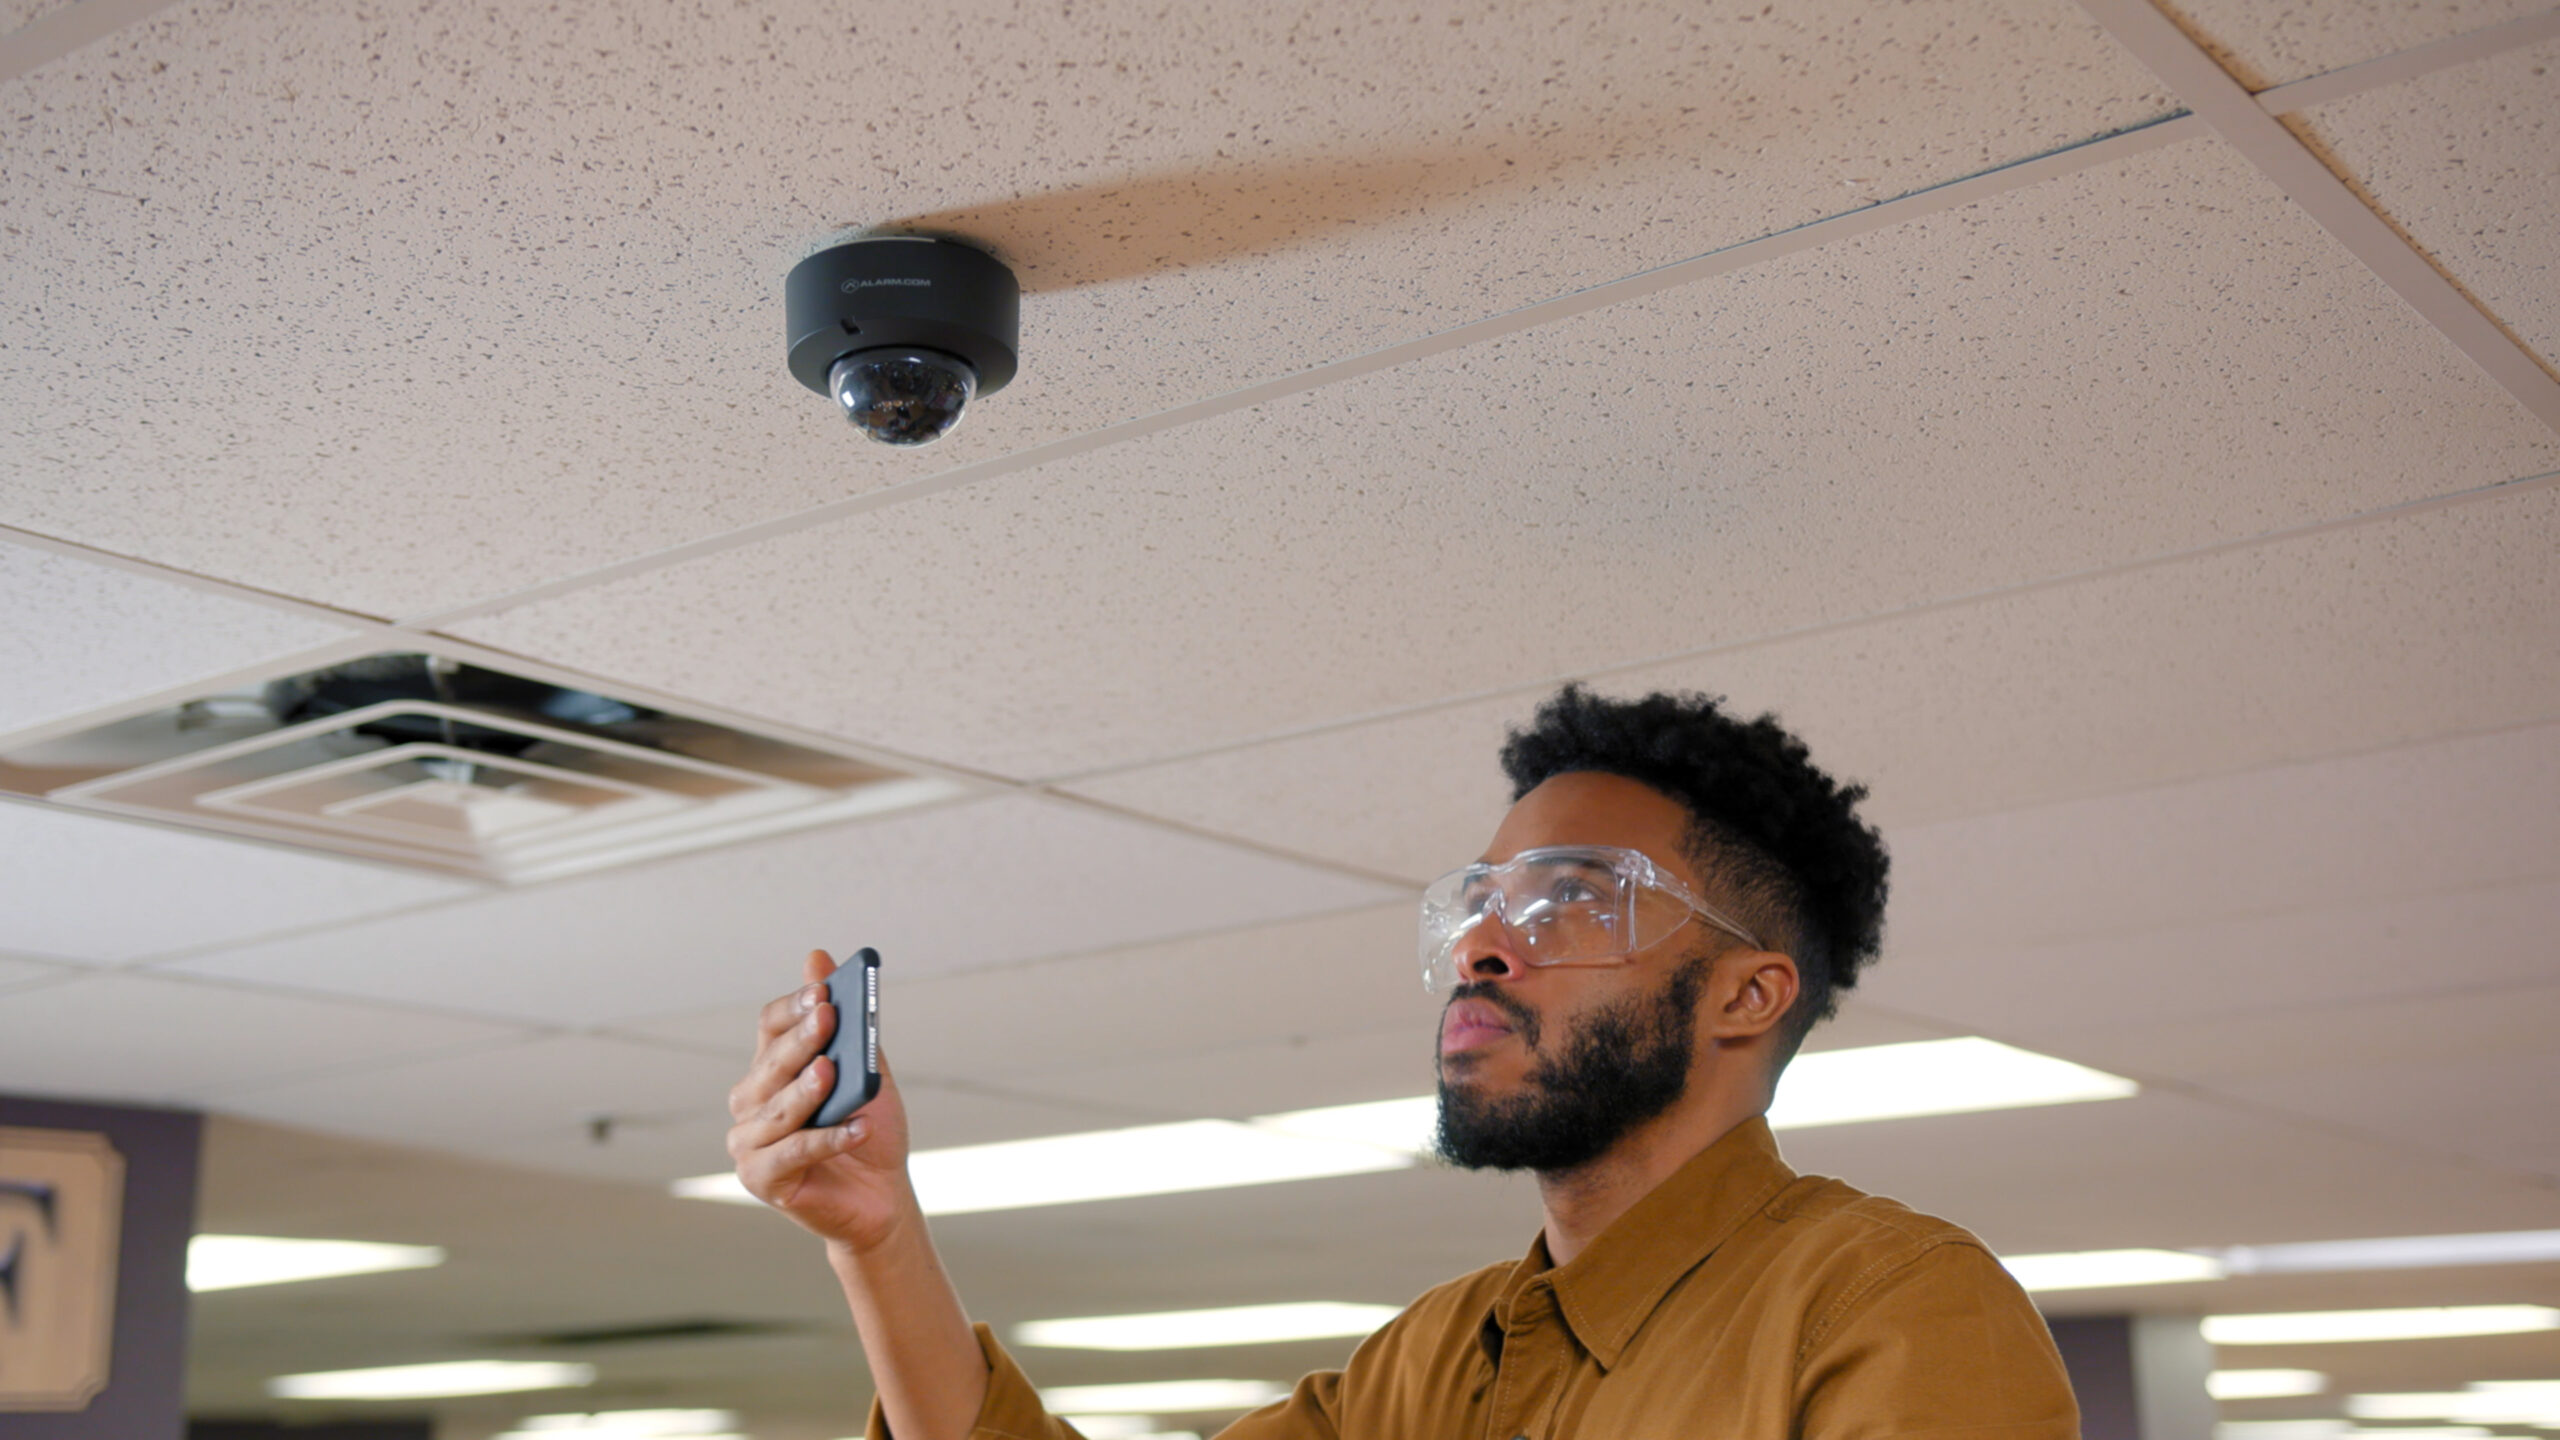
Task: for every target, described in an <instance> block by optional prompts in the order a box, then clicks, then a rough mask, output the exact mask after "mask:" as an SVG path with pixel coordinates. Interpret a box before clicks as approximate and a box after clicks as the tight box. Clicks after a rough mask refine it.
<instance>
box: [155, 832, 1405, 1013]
mask: <svg viewBox="0 0 2560 1440" xmlns="http://www.w3.org/2000/svg"><path fill="white" fill-rule="evenodd" d="M1389 893H1392V892H1390V891H1388V889H1387V887H1385V886H1382V885H1377V884H1373V883H1370V882H1367V881H1361V880H1352V879H1346V878H1344V877H1342V876H1340V875H1336V874H1333V873H1330V872H1325V871H1319V870H1315V869H1311V868H1309V867H1306V866H1302V865H1297V864H1294V863H1291V862H1289V861H1285V860H1276V859H1272V858H1270V857H1267V856H1263V855H1259V854H1255V853H1252V852H1250V851H1245V850H1240V849H1237V848H1235V847H1232V846H1229V845H1225V844H1221V843H1219V842H1217V841H1213V840H1201V839H1194V838H1191V837H1188V836H1182V835H1176V834H1173V833H1170V832H1168V831H1166V830H1165V829H1163V828H1161V827H1159V826H1154V825H1148V824H1141V823H1138V822H1135V821H1131V820H1126V819H1122V818H1120V817H1117V816H1113V815H1107V814H1103V813H1100V812H1097V811H1094V810H1090V809H1086V808H1083V807H1078V806H1071V805H1066V804H1061V803H1058V802H1054V801H1043V800H1031V799H1000V800H992V801H982V802H978V803H973V804H966V805H953V806H946V807H943V808H940V809H935V810H928V811H919V812H915V813H912V814H907V815H901V816H893V817H886V818H883V819H880V820H877V821H872V822H865V823H856V824H851V825H844V826H838V827H835V828H833V829H828V830H819V831H807V832H803V833H801V834H798V835H790V836H784V837H780V838H777V839H770V840H762V841H756V842H753V843H749V844H745V845H739V846H735V847H732V848H729V849H724V850H711V851H703V852H699V853H696V854H693V855H687V856H681V857H678V858H675V859H671V860H665V861H659V862H656V863H652V864H646V865H641V866H636V867H633V868H631V869H627V870H618V871H613V872H608V873H605V874H599V875H593V876H586V877H581V878H577V879H571V880H564V881H558V882H555V883H552V884H548V885H542V886H537V887H533V888H530V889H525V890H519V891H513V892H509V893H505V894H499V895H493V896H491V897H489V898H487V899H485V900H480V901H477V902H474V903H471V904H466V905H460V906H453V907H446V908H441V909H438V910H431V911H426V912H423V913H420V914H417V915H411V916H400V917H393V918H392V919H389V920H386V921H383V922H380V923H374V924H362V925H352V926H346V927H342V928H339V929H336V930H331V931H326V932H323V933H319V934H313V935H308V936H297V937H294V938H291V939H286V940H279V941H275V942H272V943H267V944H259V945H250V946H244V947H240V948H236V949H230V950H224V951H220V952H217V953H213V954H209V955H202V956H198V957H195V958H192V959H188V960H186V961H183V962H181V963H180V965H179V966H178V968H180V969H183V970H186V971H189V972H194V973H203V974H213V975H227V976H234V977H239V978H243V979H254V980H261V981H267V982H272V983H277V984H286V985H293V986H296V987H300V988H307V989H313V990H323V991H331V992H336V993H342V994H349V995H362V996H369V997H374V998H380V999H388V1000H399V1001H407V1002H412V1003H417V1004H425V1005H439V1006H447V1007H451V1008H455V1009H461V1010H471V1011H480V1012H485V1013H489V1014H497V1015H506V1016H510V1017H521V1018H526V1019H533V1020H540V1021H547V1022H552V1023H558V1024H570V1025H596V1024H603V1023H607V1022H612V1021H618V1020H623V1019H627V1018H632V1017H639V1016H648V1015H659V1014H667V1013H671V1012H678V1011H686V1010H696V1009H709V1008H712V1007H715V1006H734V1007H739V1008H740V1009H748V1008H751V1007H753V1006H755V1005H758V1004H761V1003H763V1002H764V1001H765V1000H767V999H770V998H772V997H773V996H776V995H780V994H783V993H785V992H786V991H789V990H790V989H791V988H792V987H793V986H795V985H796V984H798V983H799V979H800V962H801V957H802V956H803V955H805V954H806V953H807V952H808V951H809V950H810V949H812V948H823V949H827V950H830V951H832V952H834V953H835V954H837V955H838V956H842V955H844V954H846V953H847V952H849V951H850V950H852V949H854V948H855V947H857V946H862V945H871V946H875V947H877V948H878V949H879V950H880V952H881V954H882V956H883V957H884V958H885V960H886V962H887V964H888V965H889V966H890V967H892V971H893V974H894V976H895V977H896V978H897V979H898V980H900V981H903V980H905V979H906V978H907V977H916V978H919V979H921V978H923V977H928V976H932V975H936V974H944V973H950V972H956V971H961V970H966V969H970V968H973V967H977V966H984V965H1002V964H1006V963H1010V962H1018V961H1024V960H1030V959H1035V958H1038V957H1041V956H1047V955H1062V954H1071V953H1075V952H1078V951H1084V950H1094V949H1100V948H1103V947H1106V946H1118V945H1130V944H1135V943H1139V942H1142V941H1147V940H1155V939H1163V938H1166V937H1168V936H1173V935H1179V934H1185V933H1189V932H1192V931H1203V930H1212V929H1221V928H1225V927H1229V926H1238V925H1252V924H1257V923H1262V922H1266V921H1271V920H1277V919H1282V918H1285V917H1288V916H1293V915H1305V914H1310V913H1318V912H1323V911H1328V910H1340V909H1347V908H1350V907H1353V906H1358V905H1364V904H1370V903H1374V902H1375V901H1377V900H1379V899H1381V898H1383V897H1384V896H1385V895H1387V894H1389Z"/></svg>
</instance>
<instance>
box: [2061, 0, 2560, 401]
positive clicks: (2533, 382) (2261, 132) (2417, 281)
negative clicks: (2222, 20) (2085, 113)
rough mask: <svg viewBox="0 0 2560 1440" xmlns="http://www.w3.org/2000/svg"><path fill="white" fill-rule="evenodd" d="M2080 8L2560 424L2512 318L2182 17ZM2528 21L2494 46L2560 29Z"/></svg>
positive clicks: (2117, 5) (2488, 369)
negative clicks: (2464, 283) (2401, 224)
mask: <svg viewBox="0 0 2560 1440" xmlns="http://www.w3.org/2000/svg"><path fill="white" fill-rule="evenodd" d="M2080 8H2081V9H2083V10H2086V11H2087V12H2088V13H2089V15H2090V16H2091V17H2092V18H2094V19H2095V20H2096V21H2097V22H2098V23H2099V24H2100V25H2102V26H2104V27H2106V30H2107V33H2108V34H2110V35H2113V36H2114V37H2115V38H2116V40H2117V42H2118V43H2119V44H2121V45H2123V46H2124V47H2125V49H2126V50H2128V51H2130V52H2131V53H2132V54H2133V56H2134V58H2135V59H2137V60H2140V61H2141V62H2142V63H2143V64H2145V65H2147V66H2149V67H2150V68H2151V71H2152V73H2153V74H2155V75H2157V76H2159V77H2160V80H2161V83H2162V84H2165V85H2167V86H2168V87H2169V90H2170V93H2172V94H2174V95H2176V96H2177V97H2178V98H2179V99H2180V100H2182V101H2184V102H2185V103H2186V105H2187V108H2188V110H2189V111H2190V112H2191V113H2192V114H2193V115H2194V116H2195V117H2196V119H2197V120H2199V121H2201V122H2202V123H2203V124H2204V125H2205V126H2206V127H2207V128H2209V129H2211V130H2212V131H2213V133H2214V134H2216V135H2218V136H2220V137H2222V140H2223V141H2224V143H2226V144H2228V145H2230V146H2231V148H2232V149H2234V150H2237V151H2239V152H2240V156H2241V158H2242V159H2244V160H2247V161H2248V162H2249V163H2250V164H2251V165H2253V166H2256V167H2257V169H2258V171H2259V173H2260V174H2263V175H2265V176H2266V177H2267V179H2268V180H2270V181H2272V182H2273V183H2274V184H2275V186H2276V188H2277V189H2279V190H2281V191H2283V192H2284V194H2285V196H2286V197H2287V198H2288V199H2290V200H2292V201H2293V202H2294V203H2295V204H2296V205H2299V206H2301V207H2302V209H2303V210H2304V212H2305V213H2307V214H2309V215H2310V216H2311V218H2312V219H2313V220H2314V221H2317V222H2318V223H2319V225H2320V228H2321V229H2323V230H2326V231H2328V232H2329V234H2330V235H2331V237H2333V238H2334V239H2336V240H2337V241H2338V243H2339V244H2341V245H2344V246H2345V247H2346V248H2347V251H2348V253H2349V254H2352V255H2353V256H2355V257H2356V259H2357V260H2359V261H2361V262H2362V263H2363V264H2364V266H2365V268H2366V269H2369V270H2371V271H2372V272H2373V273H2374V275H2375V276H2376V277H2377V278H2379V279H2380V280H2381V281H2382V283H2383V284H2385V285H2387V286H2389V287H2391V291H2392V293H2393V294H2395V295H2398V296H2399V297H2400V298H2401V300H2402V301H2403V302H2405V303H2406V304H2407V305H2408V306H2409V308H2410V309H2412V310H2415V311H2416V312H2417V313H2418V316H2419V318H2420V319H2422V320H2424V321H2426V322H2427V323H2428V324H2429V325H2432V326H2434V327H2435V329H2436V330H2437V331H2438V332H2439V333H2441V334H2442V335H2443V336H2444V337H2445V339H2446V340H2447V341H2448V342H2450V343H2451V344H2452V345H2453V347H2454V348H2455V349H2457V350H2459V351H2461V352H2462V353H2463V355H2465V356H2466V357H2468V358H2469V359H2470V361H2471V363H2473V364H2474V365H2477V366H2479V367H2480V369H2481V371H2482V372H2483V373H2484V374H2486V375H2487V376H2488V377H2489V378H2490V379H2491V380H2493V381H2495V382H2496V383H2497V385H2498V387H2499V388H2500V389H2503V390H2505V391H2506V392H2507V393H2508V394H2510V395H2512V396H2514V397H2515V398H2516V401H2517V403H2519V404H2521V405H2523V406H2524V408H2525V409H2526V411H2527V412H2529V413H2530V414H2532V415H2533V417H2534V418H2535V419H2537V420H2540V421H2541V422H2542V423H2543V424H2545V425H2548V426H2550V427H2551V428H2552V429H2553V430H2560V378H2554V377H2553V375H2552V374H2551V372H2550V371H2548V370H2546V369H2544V368H2543V365H2542V362H2541V361H2540V360H2538V359H2536V358H2535V357H2534V355H2533V354H2532V352H2530V351H2528V350H2526V349H2525V348H2524V347H2523V346H2522V345H2520V344H2518V343H2517V341H2516V339H2515V337H2514V336H2512V335H2510V334H2508V333H2507V329H2506V327H2505V326H2504V325H2502V324H2500V323H2499V322H2498V320H2497V319H2496V318H2495V317H2494V316H2492V315H2490V314H2489V313H2488V312H2487V311H2485V310H2483V309H2481V308H2480V306H2479V304H2478V303H2477V302H2475V301H2474V300H2473V299H2472V298H2471V296H2470V295H2469V294H2467V293H2465V292H2464V291H2463V290H2462V288H2461V287H2460V286H2458V285H2456V284H2455V283H2454V282H2453V281H2452V280H2451V279H2450V278H2448V277H2447V276H2446V275H2445V274H2444V272H2443V271H2441V270H2439V269H2437V268H2436V265H2435V262H2434V261H2433V260H2431V259H2429V258H2428V257H2427V255H2426V254H2425V253H2424V252H2423V251H2421V250H2420V249H2419V248H2418V247H2417V246H2416V245H2415V244H2414V243H2412V242H2411V241H2410V240H2409V239H2408V237H2406V236H2404V235H2402V234H2401V233H2400V231H2399V229H2398V228H2397V227H2395V226H2394V225H2393V224H2392V223H2391V222H2390V221H2389V220H2388V219H2385V218H2384V217H2383V215H2382V214H2381V212H2379V211H2378V210H2376V209H2375V208H2374V207H2373V206H2372V205H2370V204H2368V203H2366V201H2365V200H2364V198H2363V197H2362V196H2360V195H2358V194H2357V193H2356V192H2355V190H2354V189H2353V187H2351V186H2349V185H2348V184H2347V182H2346V181H2345V180H2344V179H2342V178H2340V177H2339V175H2338V173H2337V172H2336V171H2334V170H2332V169H2330V168H2329V165H2328V162H2326V161H2324V160H2322V159H2321V158H2320V156H2319V155H2318V154H2317V153H2316V152H2315V151H2313V150H2312V148H2311V147H2310V146H2309V145H2306V144H2304V143H2303V141H2302V140H2301V139H2300V138H2299V137H2298V136H2296V135H2295V134H2294V133H2293V131H2291V130H2290V129H2288V128H2286V126H2285V124H2284V122H2283V121H2281V120H2279V119H2277V118H2276V117H2275V116H2274V115H2271V114H2269V113H2268V109H2267V107H2266V106H2264V105H2262V104H2260V103H2259V97H2257V96H2256V95H2253V94H2251V93H2250V92H2249V90H2248V89H2247V88H2246V87H2245V86H2243V85H2242V84H2241V83H2240V82H2239V81H2238V80H2237V79H2234V78H2233V77H2232V75H2231V72H2229V71H2228V70H2225V69H2224V68H2223V67H2222V63H2221V62H2220V61H2218V60H2216V59H2214V58H2213V56H2212V55H2211V54H2210V53H2208V52H2207V51H2206V50H2205V48H2204V47H2203V46H2201V45H2199V44H2197V43H2196V41H2195V39H2194V38H2193V37H2192V36H2190V35H2188V34H2187V32H2186V31H2185V30H2183V29H2181V28H2180V27H2179V26H2178V24H2177V22H2176V21H2174V20H2171V19H2170V18H2169V17H2168V15H2167V14H2166V13H2164V12H2163V11H2161V10H2160V9H2159V7H2158V6H2156V5H2155V4H2153V3H2152V0H2080ZM2530 18H2531V21H2532V23H2531V25H2529V26H2527V27H2526V28H2525V29H2523V30H2522V31H2521V32H2520V33H2515V34H2503V35H2499V36H2497V37H2496V38H2497V39H2498V40H2499V41H2500V42H2501V43H2500V44H2499V45H2498V46H2497V47H2496V48H2497V49H2505V48H2511V47H2512V45H2515V44H2526V43H2531V38H2532V37H2533V36H2534V35H2536V34H2538V33H2539V29H2542V28H2555V27H2554V26H2552V25H2551V24H2549V23H2547V22H2550V21H2551V20H2552V17H2550V16H2542V17H2530ZM2537 27H2538V28H2537ZM2497 28H2498V29H2500V30H2509V29H2511V28H2512V27H2506V26H2502V27H2497ZM2456 38H2457V39H2458V40H2459V39H2466V38H2469V37H2456ZM2429 48H2432V47H2429ZM2412 53H2415V52H2412ZM2485 53H2495V50H2491V51H2488V52H2485ZM2461 57H2462V58H2464V59H2471V58H2477V57H2476V56H2474V55H2472V54H2470V53H2469V52H2467V51H2465V52H2461ZM2427 68H2436V67H2435V66H2433V65H2430V66H2428V67H2427ZM2395 78H2397V77H2395ZM2301 93H2302V92H2297V96H2296V98H2295V99H2294V100H2292V101H2290V102H2283V103H2288V105H2289V108H2298V107H2299V106H2300V105H2301V104H2302V103H2305V102H2304V101H2303V100H2302V99H2301V98H2300V94H2301ZM2311 93H2312V94H2314V95H2315V96H2316V95H2317V94H2318V92H2311ZM2327 98H2335V97H2334V95H2333V96H2329V97H2327Z"/></svg>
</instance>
